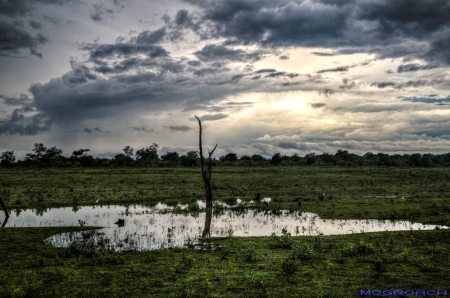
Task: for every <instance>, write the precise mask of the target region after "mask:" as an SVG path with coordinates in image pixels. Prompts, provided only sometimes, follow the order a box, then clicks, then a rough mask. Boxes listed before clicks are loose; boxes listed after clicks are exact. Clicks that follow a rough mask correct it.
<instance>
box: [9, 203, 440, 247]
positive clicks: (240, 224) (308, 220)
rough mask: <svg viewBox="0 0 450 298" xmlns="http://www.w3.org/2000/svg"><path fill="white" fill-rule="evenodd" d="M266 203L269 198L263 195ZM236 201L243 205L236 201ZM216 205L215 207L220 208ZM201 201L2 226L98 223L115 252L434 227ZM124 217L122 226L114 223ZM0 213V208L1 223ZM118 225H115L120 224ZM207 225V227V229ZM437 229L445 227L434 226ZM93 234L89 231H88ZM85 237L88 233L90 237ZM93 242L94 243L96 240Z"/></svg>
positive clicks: (63, 237) (61, 213) (64, 239)
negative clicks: (211, 207) (208, 208)
mask: <svg viewBox="0 0 450 298" xmlns="http://www.w3.org/2000/svg"><path fill="white" fill-rule="evenodd" d="M266 201H270V200H268V199H266ZM239 204H240V205H241V207H242V205H244V203H243V202H242V201H240V200H238V206H239ZM219 206H220V207H219ZM203 207H204V203H203V202H200V201H199V202H198V206H192V205H190V206H187V205H181V206H177V207H169V206H167V205H164V204H161V203H158V204H157V205H156V206H154V207H147V206H140V205H133V206H128V207H125V206H89V207H88V206H85V207H78V208H72V207H69V208H52V209H47V210H36V209H27V210H24V211H21V212H17V211H13V212H12V213H11V214H10V217H9V219H8V221H7V222H6V224H5V226H6V227H51V226H80V225H85V226H98V227H103V228H102V229H100V230H97V232H96V233H95V235H96V237H97V238H96V240H95V241H97V242H102V243H103V244H106V245H108V247H110V248H114V249H115V250H116V251H121V250H151V249H161V248H169V247H182V246H183V245H185V244H193V243H195V240H196V239H199V238H201V237H202V236H211V237H228V236H230V235H232V236H238V237H239V236H270V235H271V234H272V233H276V234H277V235H279V234H281V230H282V229H287V230H288V232H290V233H291V234H292V235H293V236H301V235H339V234H352V233H364V232H379V231H400V230H430V229H435V228H436V227H437V226H436V225H424V224H420V223H411V222H408V221H390V220H337V219H335V220H331V219H321V218H319V217H318V216H317V214H314V213H309V212H300V211H294V212H290V211H283V210H282V211H275V212H272V211H270V210H267V211H264V210H249V209H244V210H241V211H237V210H230V208H229V206H228V205H226V204H224V203H220V204H219V205H218V206H217V208H215V211H220V212H214V211H213V213H212V214H211V213H209V214H207V213H206V212H205V211H204V209H203V212H199V210H201V209H199V208H203ZM119 219H123V220H124V223H123V224H121V223H120V224H115V223H117V222H118V221H119ZM3 220H4V213H2V212H0V221H1V222H3ZM119 225H120V226H119ZM208 226H209V227H210V228H209V231H208V229H207V227H208ZM439 228H448V227H445V226H439ZM88 236H89V235H87V234H86V233H84V236H83V234H82V233H80V232H76V233H65V234H60V235H55V236H53V237H50V238H48V239H47V242H48V243H51V244H53V245H55V246H58V247H67V246H69V244H70V243H72V242H73V240H74V239H76V238H80V237H84V238H87V237H88ZM91 236H92V235H91ZM89 237H90V236H89ZM97 242H95V243H97Z"/></svg>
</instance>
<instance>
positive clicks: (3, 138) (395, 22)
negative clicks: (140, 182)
mask: <svg viewBox="0 0 450 298" xmlns="http://www.w3.org/2000/svg"><path fill="white" fill-rule="evenodd" d="M449 16H450V2H449V1H448V0H428V1H420V0H414V1H412V0H397V1H391V0H292V1H287V0H286V1H285V0H165V1H158V0H145V1H144V0H99V1H97V0H94V1H87V0H0V70H1V71H0V152H4V151H9V150H12V151H14V152H15V155H16V158H18V159H22V158H23V157H24V156H25V154H26V153H30V152H31V151H32V149H33V146H34V143H43V144H44V145H45V146H47V147H53V146H56V147H57V148H60V149H63V150H64V155H66V156H70V155H71V154H72V152H73V151H74V150H77V149H80V148H85V149H86V148H88V149H90V150H91V151H90V153H91V154H92V155H94V156H98V157H113V156H115V155H116V154H118V153H121V151H122V149H123V148H124V147H125V146H131V147H132V148H134V149H135V151H136V150H139V149H141V148H144V147H147V146H150V145H151V144H152V143H157V144H159V146H160V149H159V153H160V155H161V154H164V153H165V152H169V151H177V152H178V153H179V154H185V153H186V152H188V151H191V150H198V132H199V130H198V122H197V120H196V119H195V116H198V117H200V119H201V120H202V125H203V143H204V148H205V149H208V148H212V147H214V145H215V144H218V147H217V150H216V151H215V153H214V155H215V156H222V155H225V154H227V153H236V154H237V155H238V156H242V155H250V156H251V155H253V154H260V155H263V156H265V157H271V156H272V155H274V154H275V153H278V152H279V153H281V154H283V155H284V154H285V155H292V154H294V153H298V154H299V155H300V156H303V155H305V154H308V153H316V154H321V153H323V152H328V153H335V152H336V151H337V150H347V151H349V152H352V153H356V154H359V155H363V154H365V153H366V152H373V153H378V152H384V153H389V154H397V153H398V154H410V153H433V154H442V153H448V152H450V50H449V48H450V18H449Z"/></svg>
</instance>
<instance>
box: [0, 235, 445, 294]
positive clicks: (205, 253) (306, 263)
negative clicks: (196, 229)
mask: <svg viewBox="0 0 450 298" xmlns="http://www.w3.org/2000/svg"><path fill="white" fill-rule="evenodd" d="M81 229H82V228H3V229H0V255H1V256H2V257H1V259H0V297H360V290H361V289H363V290H369V289H372V290H377V289H378V290H429V289H433V290H448V291H450V286H449V282H448V277H449V276H450V231H449V230H433V231H408V232H391V233H366V234H354V235H347V236H321V237H292V238H291V237H289V235H285V236H284V238H283V237H277V238H276V239H272V238H271V237H264V238H263V237H261V238H228V239H222V240H217V239H216V240H212V242H213V243H215V244H217V245H219V246H220V247H219V249H216V250H191V249H174V250H168V251H148V252H123V253H115V252H106V253H100V254H94V255H84V254H81V253H77V251H73V250H69V249H63V248H55V247H52V246H50V245H47V244H44V242H43V240H44V239H45V238H46V237H48V236H49V235H52V234H57V233H61V232H67V231H74V230H81ZM292 247H294V249H293V248H292Z"/></svg>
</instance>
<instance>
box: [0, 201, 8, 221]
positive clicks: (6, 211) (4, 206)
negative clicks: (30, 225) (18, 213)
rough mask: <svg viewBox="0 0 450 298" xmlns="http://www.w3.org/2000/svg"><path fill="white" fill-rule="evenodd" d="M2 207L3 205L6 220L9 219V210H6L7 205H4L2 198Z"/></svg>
mask: <svg viewBox="0 0 450 298" xmlns="http://www.w3.org/2000/svg"><path fill="white" fill-rule="evenodd" d="M0 205H2V208H3V210H5V215H6V218H8V217H9V214H8V210H7V209H6V205H5V203H3V200H2V199H1V198H0Z"/></svg>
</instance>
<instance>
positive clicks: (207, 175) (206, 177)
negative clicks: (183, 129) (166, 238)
mask: <svg viewBox="0 0 450 298" xmlns="http://www.w3.org/2000/svg"><path fill="white" fill-rule="evenodd" d="M195 118H197V120H198V126H199V127H200V133H199V137H198V139H199V147H200V164H201V168H202V178H203V186H204V187H205V197H206V208H211V207H212V187H211V166H212V159H211V156H212V154H213V153H214V150H216V148H217V144H216V146H215V147H214V149H213V150H212V151H211V152H210V151H208V159H207V160H206V161H205V158H204V157H203V149H202V122H201V121H200V119H199V118H198V117H197V116H195Z"/></svg>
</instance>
